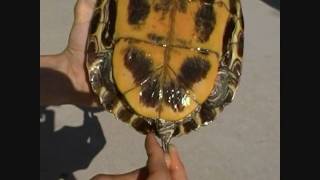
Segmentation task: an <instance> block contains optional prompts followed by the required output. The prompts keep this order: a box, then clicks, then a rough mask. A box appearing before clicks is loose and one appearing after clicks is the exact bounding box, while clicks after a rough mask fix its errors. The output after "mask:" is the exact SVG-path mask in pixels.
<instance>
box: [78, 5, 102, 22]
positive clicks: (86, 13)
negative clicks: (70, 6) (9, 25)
mask: <svg viewBox="0 0 320 180" xmlns="http://www.w3.org/2000/svg"><path fill="white" fill-rule="evenodd" d="M98 1H99V2H100V1H101V0H98ZM96 3H97V0H78V1H77V3H76V5H75V7H74V21H75V23H76V24H77V23H84V22H89V21H90V20H91V17H92V15H93V12H94V8H95V6H96Z"/></svg>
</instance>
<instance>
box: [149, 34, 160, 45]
mask: <svg viewBox="0 0 320 180" xmlns="http://www.w3.org/2000/svg"><path fill="white" fill-rule="evenodd" d="M147 37H148V39H150V40H151V41H152V42H155V43H157V44H159V43H164V37H163V36H159V35H157V34H154V33H149V34H148V35H147Z"/></svg>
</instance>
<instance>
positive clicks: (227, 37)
mask: <svg viewBox="0 0 320 180" xmlns="http://www.w3.org/2000/svg"><path fill="white" fill-rule="evenodd" d="M235 27H236V24H235V21H234V19H233V18H229V20H228V22H227V26H226V29H225V31H224V35H223V46H222V52H223V53H226V52H227V51H228V50H229V46H230V43H231V41H232V34H233V32H234V29H235Z"/></svg>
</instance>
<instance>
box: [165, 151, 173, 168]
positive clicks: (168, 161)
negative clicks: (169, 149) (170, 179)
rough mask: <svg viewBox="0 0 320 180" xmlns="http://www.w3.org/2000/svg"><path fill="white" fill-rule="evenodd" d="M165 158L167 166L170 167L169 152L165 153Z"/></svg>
mask: <svg viewBox="0 0 320 180" xmlns="http://www.w3.org/2000/svg"><path fill="white" fill-rule="evenodd" d="M164 159H165V161H166V165H167V167H168V168H169V167H170V163H171V158H170V156H169V154H165V155H164Z"/></svg>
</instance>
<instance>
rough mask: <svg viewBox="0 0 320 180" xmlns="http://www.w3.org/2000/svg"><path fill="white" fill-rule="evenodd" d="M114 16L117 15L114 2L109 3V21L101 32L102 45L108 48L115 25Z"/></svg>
mask: <svg viewBox="0 0 320 180" xmlns="http://www.w3.org/2000/svg"><path fill="white" fill-rule="evenodd" d="M116 14H117V7H116V2H115V1H114V0H111V1H110V4H109V21H108V23H107V24H106V26H105V27H104V29H103V32H102V43H103V45H104V46H107V47H108V46H110V44H111V43H112V41H113V35H114V31H115V24H116Z"/></svg>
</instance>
